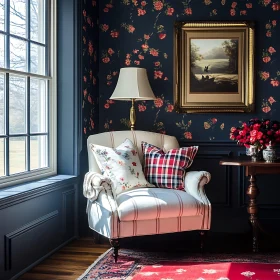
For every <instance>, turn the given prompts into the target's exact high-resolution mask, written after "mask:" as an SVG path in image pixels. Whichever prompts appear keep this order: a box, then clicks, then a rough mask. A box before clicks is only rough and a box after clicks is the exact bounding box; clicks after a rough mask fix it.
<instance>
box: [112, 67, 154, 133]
mask: <svg viewBox="0 0 280 280" xmlns="http://www.w3.org/2000/svg"><path fill="white" fill-rule="evenodd" d="M110 99H114V100H131V101H132V106H131V109H130V123H131V129H132V130H133V129H134V124H135V121H136V115H135V109H134V101H137V100H155V99H156V97H155V96H154V93H153V91H152V89H151V86H150V83H149V80H148V76H147V70H146V69H145V68H138V67H126V68H121V70H120V75H119V79H118V82H117V85H116V88H115V90H114V92H113V94H112V96H111V97H110Z"/></svg>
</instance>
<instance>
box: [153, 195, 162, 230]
mask: <svg viewBox="0 0 280 280" xmlns="http://www.w3.org/2000/svg"><path fill="white" fill-rule="evenodd" d="M150 193H151V194H152V195H153V197H154V199H155V202H156V206H157V216H156V233H157V234H159V230H160V229H159V227H160V222H159V218H160V214H161V206H160V204H159V203H158V197H157V195H156V194H155V193H154V192H153V191H152V190H150Z"/></svg>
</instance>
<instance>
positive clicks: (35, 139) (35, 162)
mask: <svg viewBox="0 0 280 280" xmlns="http://www.w3.org/2000/svg"><path fill="white" fill-rule="evenodd" d="M47 147H48V138H47V136H45V135H40V136H32V137H30V169H31V170H33V169H38V168H43V167H47V166H48V152H47Z"/></svg>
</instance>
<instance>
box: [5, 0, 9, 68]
mask: <svg viewBox="0 0 280 280" xmlns="http://www.w3.org/2000/svg"><path fill="white" fill-rule="evenodd" d="M6 1H7V5H6V17H5V20H6V24H5V27H6V32H7V36H6V67H7V68H8V69H10V0H6Z"/></svg>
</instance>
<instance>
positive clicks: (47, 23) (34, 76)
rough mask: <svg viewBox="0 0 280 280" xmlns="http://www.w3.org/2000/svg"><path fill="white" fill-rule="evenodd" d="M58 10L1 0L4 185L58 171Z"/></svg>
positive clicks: (0, 174)
mask: <svg viewBox="0 0 280 280" xmlns="http://www.w3.org/2000/svg"><path fill="white" fill-rule="evenodd" d="M55 12H56V11H55V3H54V1H48V0H0V186H6V185H9V184H15V183H19V182H23V181H27V180H30V179H32V180H33V179H35V178H40V177H43V176H47V175H52V174H55V173H56V164H55V161H56V160H55V133H54V132H55V122H54V121H55V119H56V111H55V108H56V104H55V96H56V89H55V85H56V83H55V71H54V69H55V65H56V63H55V53H54V50H55V49H56V48H55V43H56V42H55V16H54V15H55V14H56V13H55Z"/></svg>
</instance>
